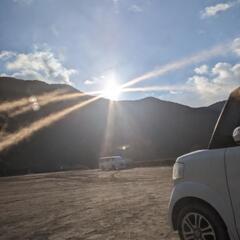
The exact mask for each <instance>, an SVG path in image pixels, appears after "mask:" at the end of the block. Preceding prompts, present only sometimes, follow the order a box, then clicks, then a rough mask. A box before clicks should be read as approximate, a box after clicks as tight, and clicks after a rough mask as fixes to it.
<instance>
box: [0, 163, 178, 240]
mask: <svg viewBox="0 0 240 240" xmlns="http://www.w3.org/2000/svg"><path fill="white" fill-rule="evenodd" d="M170 191H171V168H170V167H155V168H135V169H128V170H123V171H118V172H113V171H110V172H101V171H98V170H86V171H69V172H60V173H50V174H36V175H26V176H18V177H5V178H1V179H0V239H4V240H6V239H29V240H30V239H31V240H47V239H49V240H58V239H69V240H70V239H72V240H73V239H74V240H75V239H76V240H77V239H79V240H82V239H87V240H90V239H91V240H93V239H96V240H110V239H111V240H120V239H121V240H128V239H133V240H138V239H139V240H153V239H154V240H160V239H171V240H176V239H178V238H177V237H176V235H175V234H173V233H170V229H169V227H168V224H167V205H168V201H169V196H170Z"/></svg>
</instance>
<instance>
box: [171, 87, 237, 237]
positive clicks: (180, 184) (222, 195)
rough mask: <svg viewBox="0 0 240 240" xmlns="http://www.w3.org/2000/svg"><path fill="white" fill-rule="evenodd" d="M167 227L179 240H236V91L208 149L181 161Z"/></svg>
mask: <svg viewBox="0 0 240 240" xmlns="http://www.w3.org/2000/svg"><path fill="white" fill-rule="evenodd" d="M173 181H174V187H173V190H172V194H171V199H170V203H169V222H170V224H171V226H172V228H173V229H174V230H177V231H178V232H179V235H180V238H181V239H182V240H191V239H193V240H194V239H198V240H200V239H203V240H228V239H232V240H233V239H234V240H235V239H238V240H239V239H240V88H238V89H236V90H235V91H233V92H232V93H231V95H230V97H229V99H228V101H227V102H226V104H225V106H224V108H223V110H222V112H221V114H220V117H219V119H218V121H217V124H216V126H215V129H214V131H213V135H212V138H211V140H210V144H209V147H208V149H205V150H200V151H195V152H192V153H189V154H186V155H183V156H181V157H179V158H178V159H177V160H176V163H175V164H174V167H173Z"/></svg>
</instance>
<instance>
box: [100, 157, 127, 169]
mask: <svg viewBox="0 0 240 240" xmlns="http://www.w3.org/2000/svg"><path fill="white" fill-rule="evenodd" d="M126 167H127V162H126V160H125V159H124V158H122V157H121V156H110V157H102V158H100V159H99V168H100V169H101V170H106V171H108V170H119V169H124V168H126Z"/></svg>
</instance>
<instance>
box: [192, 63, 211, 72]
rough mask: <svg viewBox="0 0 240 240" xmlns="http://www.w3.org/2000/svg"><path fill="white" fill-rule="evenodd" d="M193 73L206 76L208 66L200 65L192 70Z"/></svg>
mask: <svg viewBox="0 0 240 240" xmlns="http://www.w3.org/2000/svg"><path fill="white" fill-rule="evenodd" d="M194 72H195V73H197V74H207V73H208V66H207V65H206V64H204V65H201V66H200V67H197V68H195V69H194Z"/></svg>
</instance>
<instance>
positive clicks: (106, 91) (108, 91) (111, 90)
mask: <svg viewBox="0 0 240 240" xmlns="http://www.w3.org/2000/svg"><path fill="white" fill-rule="evenodd" d="M105 78H106V80H107V82H106V84H105V86H104V88H103V90H102V94H103V97H105V98H108V99H110V100H118V98H119V96H120V93H121V86H120V85H119V84H118V82H117V80H116V74H115V73H111V74H109V75H108V76H106V77H105Z"/></svg>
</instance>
